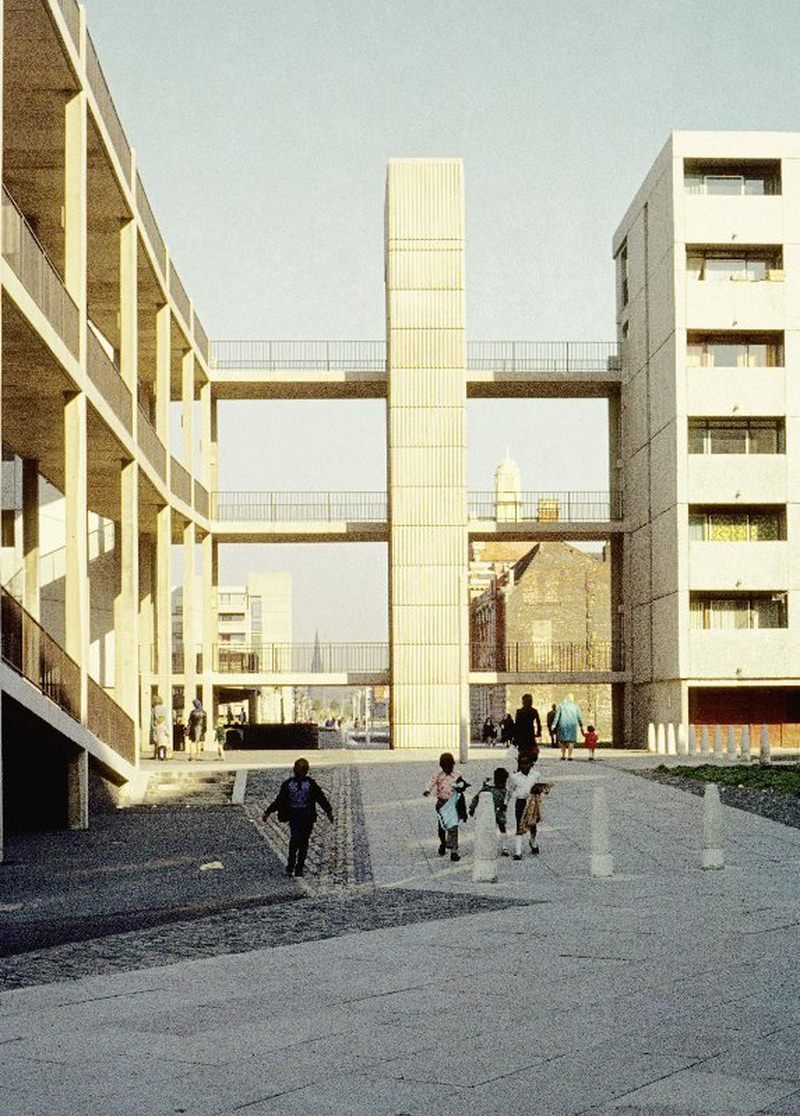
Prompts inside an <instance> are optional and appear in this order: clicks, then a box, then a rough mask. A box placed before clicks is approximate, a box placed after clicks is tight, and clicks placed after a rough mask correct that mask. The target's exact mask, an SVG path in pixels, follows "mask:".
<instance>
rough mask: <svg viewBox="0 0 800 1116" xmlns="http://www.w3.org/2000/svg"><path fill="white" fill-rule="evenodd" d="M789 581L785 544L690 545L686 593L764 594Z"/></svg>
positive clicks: (719, 543)
mask: <svg viewBox="0 0 800 1116" xmlns="http://www.w3.org/2000/svg"><path fill="white" fill-rule="evenodd" d="M788 578H789V544H788V543H787V542H692V543H690V544H689V589H690V590H709V591H713V590H718V591H720V592H727V591H729V590H730V589H731V588H732V587H733V588H736V589H742V590H745V589H750V590H753V591H762V592H767V591H770V590H776V589H784V588H786V586H787V585H788Z"/></svg>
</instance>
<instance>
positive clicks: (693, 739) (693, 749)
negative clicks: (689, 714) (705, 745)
mask: <svg viewBox="0 0 800 1116" xmlns="http://www.w3.org/2000/svg"><path fill="white" fill-rule="evenodd" d="M687 755H690V756H696V755H697V729H696V728H695V727H694V725H689V743H688V746H687Z"/></svg>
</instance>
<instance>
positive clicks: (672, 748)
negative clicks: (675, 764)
mask: <svg viewBox="0 0 800 1116" xmlns="http://www.w3.org/2000/svg"><path fill="white" fill-rule="evenodd" d="M677 754H678V748H677V745H676V743H675V726H674V725H673V723H672V721H670V723H669V724H668V725H667V755H668V756H676V755H677Z"/></svg>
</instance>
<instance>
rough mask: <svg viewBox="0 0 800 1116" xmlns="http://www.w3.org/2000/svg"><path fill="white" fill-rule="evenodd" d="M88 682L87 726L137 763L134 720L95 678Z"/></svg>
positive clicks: (121, 754) (99, 738) (130, 761)
mask: <svg viewBox="0 0 800 1116" xmlns="http://www.w3.org/2000/svg"><path fill="white" fill-rule="evenodd" d="M87 682H88V685H89V695H88V697H89V704H88V709H87V717H86V721H87V728H88V729H89V731H90V732H93V733H94V735H95V736H96V737H97V739H98V740H102V741H103V742H104V743H105V744H108V746H109V747H110V748H113V749H114V751H115V752H116V753H117V754H118V755H120V756H122V758H123V759H126V760H127V761H128V763H135V762H136V729H135V726H134V723H133V720H132V719H131V718H130V717H129V716H128V714H127V713H126V712H125V710H124V709H123V708H122V707H121V706H119V705H117V703H116V702H115V701H114V699H113V698H112V697H111V696H110V695H109V694H107V693H106V691H105V690H104V689H103V687H102V686H101V685H99V683H97V682H95V680H94V679H93V678H88V679H87Z"/></svg>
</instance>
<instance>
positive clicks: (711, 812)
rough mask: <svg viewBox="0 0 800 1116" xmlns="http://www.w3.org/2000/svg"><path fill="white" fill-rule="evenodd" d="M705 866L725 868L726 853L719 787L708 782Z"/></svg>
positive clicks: (703, 864) (704, 842) (703, 862)
mask: <svg viewBox="0 0 800 1116" xmlns="http://www.w3.org/2000/svg"><path fill="white" fill-rule="evenodd" d="M702 867H703V868H724V867H725V853H724V851H723V848H722V809H721V807H720V801H719V787H718V786H717V784H716V783H706V793H705V795H704V797H703V859H702Z"/></svg>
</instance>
